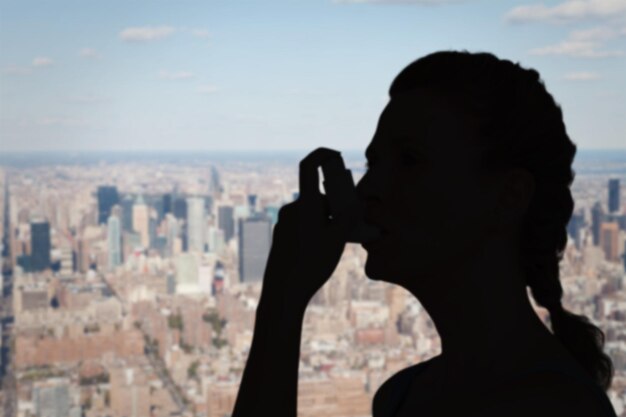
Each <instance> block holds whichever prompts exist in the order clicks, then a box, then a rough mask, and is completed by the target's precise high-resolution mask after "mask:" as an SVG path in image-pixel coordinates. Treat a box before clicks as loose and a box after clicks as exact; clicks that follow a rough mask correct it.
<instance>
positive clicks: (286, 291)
mask: <svg viewBox="0 0 626 417" xmlns="http://www.w3.org/2000/svg"><path fill="white" fill-rule="evenodd" d="M337 153H338V152H337V151H334V150H332V149H328V148H317V149H316V150H314V151H313V152H311V153H309V154H308V155H307V156H306V157H305V158H304V159H302V160H301V161H300V194H299V196H298V199H297V200H296V201H294V202H292V203H289V204H285V205H284V206H282V207H281V209H280V211H279V212H278V223H277V224H276V225H275V226H274V232H273V237H272V248H271V250H270V254H269V257H268V261H267V265H266V270H265V275H264V282H263V296H270V297H272V298H273V297H275V296H279V297H282V299H286V300H288V301H289V304H290V305H296V306H301V307H302V308H306V305H307V304H308V302H309V301H310V299H311V298H312V297H313V295H315V293H316V292H317V291H318V290H319V289H320V288H321V287H322V286H323V285H324V283H326V281H328V279H329V278H330V276H331V275H332V273H333V271H334V270H335V268H336V266H337V263H338V262H339V259H340V258H341V255H342V254H343V250H344V247H345V244H346V242H347V236H348V231H349V230H350V228H352V227H354V224H355V222H356V220H357V219H356V217H355V216H354V215H352V216H351V215H350V214H349V213H351V212H352V211H351V210H350V209H347V210H346V212H345V213H334V214H333V218H332V219H330V218H329V216H330V208H329V204H328V198H327V196H326V195H324V194H322V193H321V192H320V189H319V175H318V167H319V166H320V165H321V164H322V163H323V162H324V161H325V160H326V159H327V158H328V157H330V156H336V154H337ZM325 180H326V181H328V179H325ZM294 303H295V304H294Z"/></svg>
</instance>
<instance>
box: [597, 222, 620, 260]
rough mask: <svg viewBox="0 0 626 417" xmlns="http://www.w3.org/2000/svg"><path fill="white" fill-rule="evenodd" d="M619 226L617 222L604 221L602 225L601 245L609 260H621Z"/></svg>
mask: <svg viewBox="0 0 626 417" xmlns="http://www.w3.org/2000/svg"><path fill="white" fill-rule="evenodd" d="M618 235H619V228H618V225H617V223H615V222H611V223H608V222H604V223H602V225H601V227H600V247H601V248H602V250H603V251H604V255H605V257H606V260H607V261H610V262H619V254H618V253H617V251H618V248H617V238H618Z"/></svg>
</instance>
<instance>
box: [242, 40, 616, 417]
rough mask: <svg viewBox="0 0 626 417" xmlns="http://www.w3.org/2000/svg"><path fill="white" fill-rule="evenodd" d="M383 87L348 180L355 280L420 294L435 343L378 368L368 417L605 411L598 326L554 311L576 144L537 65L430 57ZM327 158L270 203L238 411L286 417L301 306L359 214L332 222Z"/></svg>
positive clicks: (305, 166) (444, 54)
mask: <svg viewBox="0 0 626 417" xmlns="http://www.w3.org/2000/svg"><path fill="white" fill-rule="evenodd" d="M390 97H391V98H390V101H389V103H388V104H387V106H386V107H385V109H384V111H383V113H382V115H381V116H380V119H379V123H378V126H377V129H376V132H375V135H374V138H373V140H372V142H371V143H370V144H369V146H368V148H367V150H366V157H367V159H368V171H367V172H366V174H365V175H364V176H363V178H362V179H361V181H360V182H359V183H358V185H357V193H358V195H359V197H360V198H361V199H362V201H363V202H364V204H365V207H366V211H367V216H366V217H367V222H368V223H370V224H372V225H375V226H378V227H380V228H382V229H383V230H384V231H385V233H384V234H383V236H382V237H381V238H379V239H378V240H377V241H375V242H371V243H369V244H367V243H366V244H365V245H364V246H365V248H366V250H367V252H368V258H367V263H366V265H365V274H366V275H367V276H368V277H369V278H370V279H375V280H383V281H386V282H390V283H394V284H397V285H400V286H402V287H404V288H405V289H407V290H408V291H409V292H411V293H412V294H413V295H414V296H415V297H416V298H417V299H418V300H419V302H420V303H421V304H422V305H423V306H424V308H425V309H426V310H427V312H428V314H429V315H430V317H431V319H432V321H433V322H434V324H435V326H436V329H437V331H438V333H439V335H440V338H441V343H442V352H441V354H440V355H438V356H435V357H434V358H431V359H429V360H427V361H424V362H421V363H418V364H416V365H413V366H411V367H409V368H406V369H403V370H401V371H399V372H398V373H396V374H395V375H393V376H392V377H391V378H389V379H388V380H387V381H386V382H385V383H384V384H383V385H382V386H381V387H380V388H379V389H378V391H377V392H376V394H375V396H374V400H373V405H372V412H373V416H374V417H404V416H420V417H431V416H461V415H462V416H475V417H488V416H494V417H495V416H498V417H500V416H509V417H516V416H519V417H522V416H523V417H528V416H564V417H565V416H568V417H572V416H598V417H610V416H616V414H615V411H614V410H613V408H612V406H611V403H610V401H609V399H608V397H607V395H606V393H605V391H606V390H608V388H609V387H610V384H611V380H612V377H613V364H612V361H611V359H610V357H609V356H608V355H606V354H605V353H603V346H604V333H603V332H602V331H601V330H600V329H599V328H598V327H596V326H595V325H593V324H592V323H591V322H590V321H589V319H588V318H587V317H585V316H582V315H576V314H573V313H571V312H569V311H567V310H565V309H564V308H563V306H562V305H561V297H562V294H563V290H562V287H561V284H560V280H559V261H560V260H561V259H562V256H563V250H564V248H565V245H566V242H567V234H566V225H567V222H568V220H569V218H570V216H571V214H572V211H573V206H574V202H573V199H572V196H571V193H570V189H569V186H570V185H571V183H572V181H573V178H574V172H573V171H572V169H571V164H572V161H573V159H574V155H575V153H576V145H575V144H574V143H572V141H571V140H570V138H569V136H568V134H567V132H566V129H565V125H564V123H563V115H562V111H561V108H560V106H559V105H558V104H557V103H556V102H555V101H554V99H553V97H552V96H551V95H550V94H549V93H548V92H547V91H546V88H545V85H544V83H543V81H542V80H541V79H540V77H539V73H538V72H537V71H535V70H533V69H525V68H522V67H521V66H519V64H514V63H512V62H511V61H509V60H502V59H499V58H497V57H496V56H494V55H493V54H490V53H469V52H467V51H440V52H435V53H432V54H429V55H427V56H424V57H422V58H420V59H418V60H416V61H414V62H412V63H411V64H409V65H408V66H407V67H406V68H404V69H403V70H402V71H401V72H400V74H398V75H397V76H396V78H395V79H394V81H393V83H392V85H391V88H390ZM332 152H333V151H332V150H329V149H326V148H318V149H316V150H315V151H313V152H311V153H310V154H309V155H308V156H307V157H305V158H304V159H303V160H302V161H301V162H300V196H299V198H298V199H297V200H296V201H294V202H292V203H289V204H287V205H285V206H283V207H282V208H281V210H280V212H279V220H278V223H277V225H276V226H275V228H274V235H273V243H272V249H271V251H270V255H269V258H268V262H267V266H266V270H265V276H264V282H263V290H262V294H261V299H260V302H259V306H258V308H257V315H256V322H255V330H254V337H253V342H252V346H251V350H250V354H249V356H248V361H247V364H246V368H245V370H244V374H243V378H242V383H241V385H240V388H239V393H238V396H237V400H236V404H235V408H234V410H233V416H234V417H244V416H252V415H254V416H259V415H260V416H265V415H268V416H269V415H272V416H290V417H295V416H296V415H297V383H298V360H299V348H300V337H301V331H302V319H303V316H304V312H305V309H306V305H307V303H308V302H309V300H310V299H311V297H312V296H313V295H314V294H315V293H316V292H317V290H319V288H320V287H321V286H322V285H324V283H325V282H326V281H327V280H328V279H329V277H330V276H331V275H332V272H333V271H334V269H335V267H336V265H337V263H338V261H339V259H340V257H341V254H342V252H343V249H344V246H345V243H346V236H347V231H348V230H349V229H350V227H352V226H354V221H355V220H354V216H350V215H349V214H347V213H348V212H347V213H343V214H338V215H334V216H333V218H332V219H329V208H328V203H327V200H326V197H325V196H324V195H323V194H321V193H320V191H319V182H318V181H319V178H318V171H317V169H318V166H319V165H320V164H321V163H322V162H323V161H324V159H325V158H327V157H329V155H331V154H332ZM526 286H529V287H530V290H531V292H532V296H533V298H534V299H535V301H536V302H537V303H538V304H539V305H541V306H544V307H546V308H547V309H548V311H549V312H550V327H551V328H552V332H551V331H550V330H549V329H548V328H547V327H546V326H545V325H544V324H543V322H542V321H541V319H540V318H539V317H538V316H537V315H536V314H535V312H534V310H533V307H532V304H531V303H530V299H529V297H528V292H527V289H526Z"/></svg>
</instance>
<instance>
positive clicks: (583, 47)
mask: <svg viewBox="0 0 626 417" xmlns="http://www.w3.org/2000/svg"><path fill="white" fill-rule="evenodd" d="M600 46H601V44H600V43H599V42H592V41H577V40H565V41H562V42H560V43H558V44H555V45H548V46H544V47H541V48H534V49H531V50H530V54H531V55H565V56H571V57H575V58H609V57H615V56H622V55H624V52H623V51H616V50H613V51H607V50H604V51H600V50H598V47H600Z"/></svg>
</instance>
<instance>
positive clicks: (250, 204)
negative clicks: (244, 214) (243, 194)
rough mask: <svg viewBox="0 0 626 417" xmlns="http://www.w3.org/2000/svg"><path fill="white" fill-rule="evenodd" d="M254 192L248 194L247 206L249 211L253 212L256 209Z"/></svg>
mask: <svg viewBox="0 0 626 417" xmlns="http://www.w3.org/2000/svg"><path fill="white" fill-rule="evenodd" d="M256 197H257V196H256V194H248V207H249V210H250V213H255V212H256V211H257V207H256Z"/></svg>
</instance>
